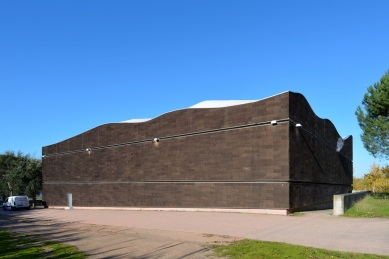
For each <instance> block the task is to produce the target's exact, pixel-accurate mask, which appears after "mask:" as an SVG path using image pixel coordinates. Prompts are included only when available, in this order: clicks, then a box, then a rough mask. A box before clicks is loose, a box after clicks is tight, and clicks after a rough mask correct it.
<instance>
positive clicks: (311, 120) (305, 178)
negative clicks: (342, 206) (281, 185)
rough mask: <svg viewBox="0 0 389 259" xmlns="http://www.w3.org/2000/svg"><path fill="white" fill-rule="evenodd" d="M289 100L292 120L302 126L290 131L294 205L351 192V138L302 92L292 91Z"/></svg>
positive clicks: (291, 193)
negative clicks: (316, 110) (323, 116)
mask: <svg viewBox="0 0 389 259" xmlns="http://www.w3.org/2000/svg"><path fill="white" fill-rule="evenodd" d="M289 103H290V108H289V114H290V119H291V120H292V121H294V122H296V123H300V124H302V126H303V127H302V128H297V127H295V126H294V125H291V126H290V130H289V141H290V148H289V152H290V153H289V159H290V182H291V191H290V202H291V204H290V206H291V208H298V207H304V206H309V205H311V204H320V203H325V202H328V201H332V198H333V195H335V194H339V193H347V192H349V191H351V190H352V187H351V184H352V178H353V165H352V137H351V136H350V137H348V138H347V139H345V140H344V139H343V138H341V137H340V135H339V134H338V132H337V130H336V128H335V126H334V125H333V124H332V122H331V121H329V120H326V119H321V118H319V117H317V116H316V115H315V113H314V112H313V110H312V108H311V107H310V105H309V104H308V102H307V100H306V99H305V97H304V96H302V95H301V94H296V93H291V94H290V101H289ZM338 142H339V144H338ZM342 142H343V144H342V145H341V143H342ZM338 145H339V150H338V151H337V148H338ZM340 146H342V148H340Z"/></svg>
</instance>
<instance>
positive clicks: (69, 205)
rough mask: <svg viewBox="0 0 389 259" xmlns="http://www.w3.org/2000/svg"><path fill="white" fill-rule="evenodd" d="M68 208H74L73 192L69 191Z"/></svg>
mask: <svg viewBox="0 0 389 259" xmlns="http://www.w3.org/2000/svg"><path fill="white" fill-rule="evenodd" d="M68 208H69V209H73V205H72V194H71V193H68Z"/></svg>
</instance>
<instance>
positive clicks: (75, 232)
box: [0, 215, 235, 259]
mask: <svg viewBox="0 0 389 259" xmlns="http://www.w3.org/2000/svg"><path fill="white" fill-rule="evenodd" d="M0 229H8V230H12V231H15V232H18V233H25V234H30V235H38V236H40V237H42V238H44V239H49V240H55V241H59V242H63V243H66V244H69V245H73V246H76V247H78V248H79V250H81V251H84V252H86V253H87V254H89V255H90V258H142V259H143V258H144V259H146V258H150V259H151V258H188V259H189V258H194V259H195V258H215V257H213V256H212V251H211V250H209V248H208V247H209V245H211V244H223V243H228V242H231V241H233V240H235V238H231V237H228V236H219V235H207V234H199V233H188V232H177V231H166V230H150V229H137V228H126V227H114V226H106V225H95V224H85V223H76V222H72V223H70V222H60V221H56V220H43V219H42V220H39V219H27V218H21V217H12V216H11V215H0Z"/></svg>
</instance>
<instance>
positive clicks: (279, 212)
mask: <svg viewBox="0 0 389 259" xmlns="http://www.w3.org/2000/svg"><path fill="white" fill-rule="evenodd" d="M49 208H50V209H73V210H127V211H178V212H179V211H182V212H228V213H249V214H269V215H288V211H287V210H285V209H284V210H266V209H209V208H133V207H131V208H128V207H75V206H73V207H71V208H70V207H66V206H49Z"/></svg>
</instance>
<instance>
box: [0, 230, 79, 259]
mask: <svg viewBox="0 0 389 259" xmlns="http://www.w3.org/2000/svg"><path fill="white" fill-rule="evenodd" d="M0 258H1V259H5V258H20V259H34V258H61V259H82V258H86V254H85V253H82V252H80V251H78V249H77V248H76V247H73V246H68V245H64V244H60V243H57V242H53V241H45V240H41V239H39V238H38V237H37V236H29V235H23V234H16V233H13V232H10V231H9V230H0Z"/></svg>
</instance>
